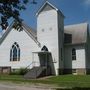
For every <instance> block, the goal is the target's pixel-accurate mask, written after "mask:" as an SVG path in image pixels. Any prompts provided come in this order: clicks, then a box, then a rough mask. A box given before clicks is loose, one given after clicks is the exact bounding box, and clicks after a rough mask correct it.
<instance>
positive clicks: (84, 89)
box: [56, 87, 90, 90]
mask: <svg viewBox="0 0 90 90" xmlns="http://www.w3.org/2000/svg"><path fill="white" fill-rule="evenodd" d="M56 90H90V87H89V88H87V87H86V88H84V87H74V88H63V89H62V88H58V89H56Z"/></svg>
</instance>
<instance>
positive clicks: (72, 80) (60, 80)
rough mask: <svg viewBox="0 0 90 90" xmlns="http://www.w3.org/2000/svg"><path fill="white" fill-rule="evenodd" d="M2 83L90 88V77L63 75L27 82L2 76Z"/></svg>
mask: <svg viewBox="0 0 90 90" xmlns="http://www.w3.org/2000/svg"><path fill="white" fill-rule="evenodd" d="M0 81H12V82H18V83H22V82H23V83H41V84H50V85H51V84H54V85H57V86H60V87H90V75H82V76H74V75H61V76H53V77H49V78H47V79H36V80H25V79H24V78H23V76H20V75H0Z"/></svg>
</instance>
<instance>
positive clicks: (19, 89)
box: [0, 83, 52, 90]
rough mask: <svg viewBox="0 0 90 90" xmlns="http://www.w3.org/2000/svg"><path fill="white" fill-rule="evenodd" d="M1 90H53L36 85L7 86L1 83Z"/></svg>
mask: <svg viewBox="0 0 90 90" xmlns="http://www.w3.org/2000/svg"><path fill="white" fill-rule="evenodd" d="M0 90H52V89H51V88H50V87H48V86H36V85H30V86H29V85H24V84H23V85H17V84H9V83H8V84H5V83H0Z"/></svg>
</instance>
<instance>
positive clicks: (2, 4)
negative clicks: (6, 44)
mask: <svg viewBox="0 0 90 90" xmlns="http://www.w3.org/2000/svg"><path fill="white" fill-rule="evenodd" d="M28 2H29V0H0V17H1V22H0V25H1V27H2V29H6V28H7V26H8V20H9V19H10V18H11V17H12V18H14V19H15V20H16V21H17V25H19V26H21V23H22V19H21V18H20V17H19V16H20V10H25V9H26V4H27V3H28ZM32 3H33V4H36V2H35V0H33V1H32Z"/></svg>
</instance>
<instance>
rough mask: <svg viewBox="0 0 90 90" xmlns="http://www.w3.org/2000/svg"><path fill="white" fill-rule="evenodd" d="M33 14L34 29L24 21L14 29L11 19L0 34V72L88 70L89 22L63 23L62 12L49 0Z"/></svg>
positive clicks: (89, 61)
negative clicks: (35, 25)
mask: <svg viewBox="0 0 90 90" xmlns="http://www.w3.org/2000/svg"><path fill="white" fill-rule="evenodd" d="M36 16H37V30H36V31H35V30H33V29H32V28H30V27H29V26H27V25H25V24H24V23H22V27H23V29H22V30H21V31H19V30H16V29H14V28H13V25H14V23H15V22H13V23H12V24H11V25H10V26H9V27H8V28H7V29H6V31H5V33H4V34H3V36H2V37H1V38H0V72H1V73H5V72H7V71H8V70H17V69H20V68H29V69H33V71H34V69H35V68H36V69H35V70H37V69H38V70H37V72H38V71H39V70H40V69H41V68H43V70H44V69H45V70H46V73H47V75H60V74H68V73H72V74H88V73H90V55H89V54H90V46H89V44H90V34H89V25H88V23H80V24H73V25H67V26H64V15H63V13H62V12H61V11H60V10H59V9H58V8H56V7H55V6H53V5H52V4H51V3H49V2H48V1H46V2H45V3H44V4H43V5H42V6H41V7H40V8H39V10H38V11H37V13H36ZM43 70H41V72H40V73H42V72H43ZM33 71H32V72H33Z"/></svg>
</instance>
